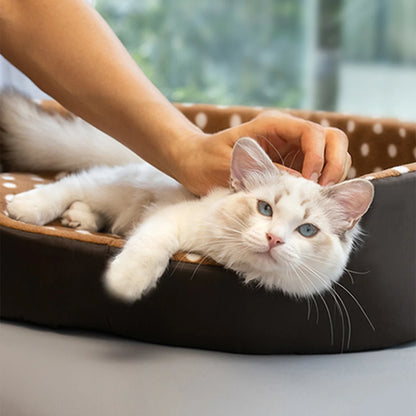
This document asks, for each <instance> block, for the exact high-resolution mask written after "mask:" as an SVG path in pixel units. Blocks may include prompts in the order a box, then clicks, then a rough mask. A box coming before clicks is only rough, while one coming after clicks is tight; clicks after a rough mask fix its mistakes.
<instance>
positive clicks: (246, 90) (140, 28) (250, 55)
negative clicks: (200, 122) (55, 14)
mask: <svg viewBox="0 0 416 416" xmlns="http://www.w3.org/2000/svg"><path fill="white" fill-rule="evenodd" d="M303 1H304V0H239V1H237V0H221V1H218V0H198V1H195V0H140V1H137V0H97V1H96V7H97V9H98V11H99V12H100V13H101V15H102V16H103V17H104V19H105V20H106V21H107V22H108V23H109V24H110V26H111V27H112V28H113V30H114V31H115V33H116V34H117V36H118V37H119V38H120V40H121V41H122V42H123V44H124V45H125V46H126V48H127V49H128V51H129V52H130V54H131V55H132V56H133V58H134V59H135V61H136V62H137V63H138V65H139V66H140V67H141V68H142V70H143V71H144V72H145V73H146V75H147V76H148V77H149V78H150V79H151V80H152V81H153V82H154V83H155V85H157V86H158V88H159V89H161V91H162V92H163V93H164V94H165V95H166V96H167V97H168V98H169V99H170V100H172V101H189V102H205V103H216V104H224V105H227V104H246V105H270V106H280V107H299V106H300V105H301V99H302V95H303V92H302V90H301V87H300V85H301V84H302V82H301V81H302V80H301V78H302V74H303V68H302V66H303V65H304V62H303V58H302V56H303V55H304V53H303V52H304V51H303V49H302V48H303V45H304V42H303V37H304V36H305V34H304V33H303V21H304V16H303V15H302V13H303V8H302V5H303Z"/></svg>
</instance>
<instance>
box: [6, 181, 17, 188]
mask: <svg viewBox="0 0 416 416" xmlns="http://www.w3.org/2000/svg"><path fill="white" fill-rule="evenodd" d="M3 186H4V187H5V188H9V189H12V188H16V184H15V183H13V182H4V183H3Z"/></svg>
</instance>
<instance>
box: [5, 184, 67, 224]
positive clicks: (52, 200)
mask: <svg viewBox="0 0 416 416" xmlns="http://www.w3.org/2000/svg"><path fill="white" fill-rule="evenodd" d="M73 200H74V199H73V195H72V193H71V192H70V191H69V189H68V188H67V187H66V186H63V185H62V182H56V183H52V184H48V185H43V186H39V187H38V188H35V189H32V190H30V191H27V192H22V193H20V194H18V195H15V196H14V197H13V199H12V200H11V201H10V202H9V203H8V204H7V211H8V213H9V215H10V217H11V218H13V219H15V220H19V221H23V222H26V223H28V224H34V225H44V224H47V223H48V222H50V221H52V220H54V219H56V218H58V217H59V216H60V215H61V214H62V213H63V212H64V210H65V209H66V208H67V207H68V205H69V204H70V203H71V202H72V201H73Z"/></svg>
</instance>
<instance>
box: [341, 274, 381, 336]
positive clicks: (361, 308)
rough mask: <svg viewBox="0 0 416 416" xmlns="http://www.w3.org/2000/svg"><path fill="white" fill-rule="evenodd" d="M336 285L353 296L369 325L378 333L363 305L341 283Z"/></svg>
mask: <svg viewBox="0 0 416 416" xmlns="http://www.w3.org/2000/svg"><path fill="white" fill-rule="evenodd" d="M335 284H336V285H337V286H339V287H340V288H341V289H343V290H344V291H345V292H346V293H347V294H348V295H349V296H351V299H352V300H353V301H354V302H355V303H356V305H357V306H358V308H359V309H360V311H361V313H362V314H363V315H364V317H365V319H366V320H367V322H368V324H369V325H370V327H371V329H372V330H373V331H374V332H375V331H376V328H375V326H374V325H373V323H372V321H371V319H370V317H369V316H368V314H367V312H366V311H365V309H364V308H363V306H362V305H361V303H360V302H359V301H358V299H357V298H356V297H355V296H354V295H353V294H352V293H351V292H350V291H349V290H348V289H347V288H346V287H345V286H343V285H342V284H341V283H339V282H335Z"/></svg>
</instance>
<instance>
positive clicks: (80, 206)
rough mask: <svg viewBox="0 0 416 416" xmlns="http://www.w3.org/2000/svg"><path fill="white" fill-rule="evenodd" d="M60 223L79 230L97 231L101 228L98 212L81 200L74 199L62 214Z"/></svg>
mask: <svg viewBox="0 0 416 416" xmlns="http://www.w3.org/2000/svg"><path fill="white" fill-rule="evenodd" d="M61 223H62V225H65V226H66V227H71V228H78V229H80V230H87V231H93V232H94V231H98V230H99V229H100V228H101V221H100V217H99V215H98V214H95V213H94V212H93V211H92V210H91V208H90V207H89V206H88V205H87V204H85V203H84V202H81V201H75V202H74V203H72V204H71V206H70V207H69V208H68V209H67V210H66V211H65V212H64V213H63V214H62V218H61Z"/></svg>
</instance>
